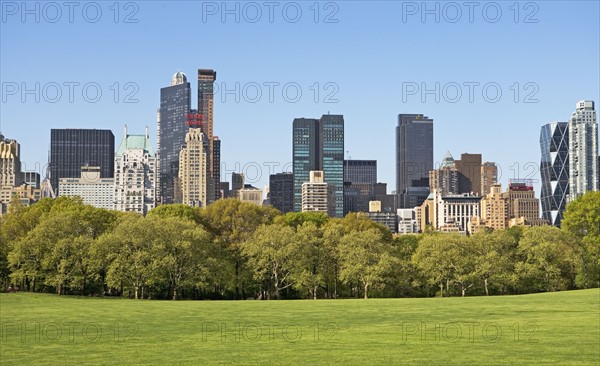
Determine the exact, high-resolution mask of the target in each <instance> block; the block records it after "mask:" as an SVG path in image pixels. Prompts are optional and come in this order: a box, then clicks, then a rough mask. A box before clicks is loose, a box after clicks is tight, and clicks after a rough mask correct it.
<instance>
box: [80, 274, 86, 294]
mask: <svg viewBox="0 0 600 366" xmlns="http://www.w3.org/2000/svg"><path fill="white" fill-rule="evenodd" d="M85 282H86V281H85V276H83V281H82V284H81V296H85Z"/></svg>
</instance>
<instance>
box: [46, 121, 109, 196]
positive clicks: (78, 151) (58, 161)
mask: <svg viewBox="0 0 600 366" xmlns="http://www.w3.org/2000/svg"><path fill="white" fill-rule="evenodd" d="M114 154H115V136H114V135H113V133H112V131H110V130H93V129H92V130H88V129H52V130H51V131H50V166H49V173H50V183H51V185H52V188H53V189H54V191H55V192H58V191H59V179H60V178H79V177H80V174H81V167H82V166H97V167H100V174H101V176H102V177H104V178H113V176H114V167H115V160H114Z"/></svg>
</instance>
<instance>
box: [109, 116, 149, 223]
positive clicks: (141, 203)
mask: <svg viewBox="0 0 600 366" xmlns="http://www.w3.org/2000/svg"><path fill="white" fill-rule="evenodd" d="M156 160H157V159H156V154H155V153H154V150H153V149H152V147H151V146H150V142H149V136H148V128H146V134H145V135H128V134H127V127H125V136H124V137H123V141H121V145H120V146H119V149H118V150H117V153H116V154H115V185H114V209H115V210H117V211H127V212H137V213H139V214H142V215H146V214H147V213H148V212H149V211H150V210H151V209H153V208H154V207H155V206H156V174H157V173H156Z"/></svg>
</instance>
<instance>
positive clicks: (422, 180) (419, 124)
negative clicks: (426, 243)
mask: <svg viewBox="0 0 600 366" xmlns="http://www.w3.org/2000/svg"><path fill="white" fill-rule="evenodd" d="M430 170H433V119H431V118H428V117H427V116H424V115H422V114H399V115H398V126H397V127H396V194H397V195H399V203H398V205H399V206H401V207H399V208H413V207H415V206H419V205H421V204H422V203H423V201H424V200H425V199H426V198H427V196H428V195H429V171H430Z"/></svg>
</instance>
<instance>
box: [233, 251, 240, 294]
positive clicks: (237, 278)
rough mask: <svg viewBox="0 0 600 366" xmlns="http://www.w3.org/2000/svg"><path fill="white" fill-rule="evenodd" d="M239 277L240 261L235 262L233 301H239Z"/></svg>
mask: <svg viewBox="0 0 600 366" xmlns="http://www.w3.org/2000/svg"><path fill="white" fill-rule="evenodd" d="M239 277H240V261H238V260H236V261H235V295H234V296H235V300H239V299H240V286H239Z"/></svg>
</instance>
